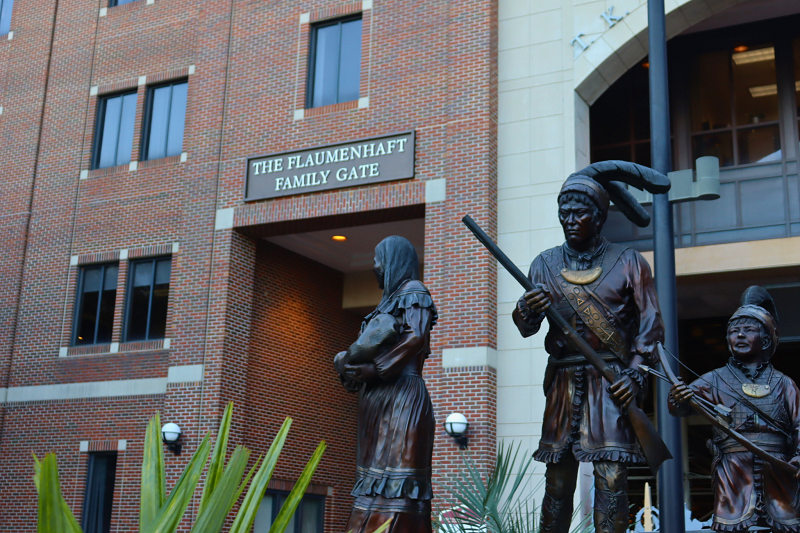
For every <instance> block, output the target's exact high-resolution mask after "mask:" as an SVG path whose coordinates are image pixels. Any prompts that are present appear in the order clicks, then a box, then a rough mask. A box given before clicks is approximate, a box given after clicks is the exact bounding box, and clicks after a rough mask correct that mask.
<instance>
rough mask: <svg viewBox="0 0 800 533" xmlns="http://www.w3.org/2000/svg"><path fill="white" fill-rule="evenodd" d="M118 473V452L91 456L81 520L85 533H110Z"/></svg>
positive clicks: (91, 454) (87, 470)
mask: <svg viewBox="0 0 800 533" xmlns="http://www.w3.org/2000/svg"><path fill="white" fill-rule="evenodd" d="M116 473H117V454H116V452H97V453H90V454H89V462H88V464H87V468H86V495H85V497H84V499H83V517H82V519H81V526H82V527H83V531H84V533H108V532H109V531H111V509H112V506H113V504H114V478H115V476H116Z"/></svg>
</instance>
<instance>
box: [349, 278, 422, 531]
mask: <svg viewBox="0 0 800 533" xmlns="http://www.w3.org/2000/svg"><path fill="white" fill-rule="evenodd" d="M379 314H386V315H390V316H393V317H394V318H395V320H396V321H397V323H398V325H399V326H400V329H401V331H402V332H401V334H400V338H399V340H398V342H397V343H396V344H395V345H394V346H391V347H389V348H388V349H387V350H386V351H384V352H383V353H381V354H380V355H378V356H377V357H376V358H375V360H374V365H375V368H376V371H377V373H378V376H379V379H378V380H376V381H372V382H369V383H367V384H365V385H364V386H363V387H362V388H361V391H360V398H359V409H358V470H357V475H356V484H355V487H354V488H353V491H352V495H353V496H355V497H356V501H355V503H354V505H353V511H352V513H351V515H350V520H349V522H348V525H347V528H346V529H345V530H346V531H349V530H353V533H361V532H364V531H373V530H374V529H375V528H376V527H377V526H379V525H381V524H383V523H384V522H385V521H386V520H387V519H389V518H392V519H393V522H392V527H391V529H390V531H394V532H395V533H397V532H414V533H416V532H417V531H419V532H426V531H431V498H432V495H433V492H432V490H431V481H430V479H431V455H432V451H433V438H434V434H435V421H434V417H433V406H432V404H431V399H430V396H429V395H428V390H427V388H426V387H425V381H424V380H423V379H422V366H423V363H424V361H425V359H426V358H427V357H428V354H429V353H430V347H429V338H430V329H431V327H432V326H433V325H434V324H435V323H436V317H437V316H436V308H435V306H434V305H433V300H432V299H431V296H430V293H429V292H428V290H427V288H425V285H423V284H422V282H420V281H407V282H405V283H404V284H403V285H402V286H401V287H400V288H399V289H398V290H397V291H395V293H394V294H393V295H392V296H391V297H390V298H388V299H387V300H385V301H384V302H382V303H381V305H379V306H378V308H377V309H375V311H374V312H373V313H371V314H370V315H369V316H367V317H366V319H365V321H364V324H363V326H362V332H363V330H364V328H365V327H366V325H367V324H368V323H369V321H370V320H372V319H373V318H375V317H376V316H378V315H379ZM344 380H346V378H343V381H344ZM345 385H348V384H347V383H345Z"/></svg>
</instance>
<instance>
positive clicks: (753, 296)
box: [728, 285, 779, 355]
mask: <svg viewBox="0 0 800 533" xmlns="http://www.w3.org/2000/svg"><path fill="white" fill-rule="evenodd" d="M739 305H740V306H741V307H739V309H737V310H736V312H735V313H733V316H732V317H731V319H730V320H729V321H728V324H729V325H730V323H731V322H733V321H734V320H736V319H737V318H753V319H755V320H757V321H758V322H760V323H761V324H763V325H764V327H765V328H766V330H767V335H769V336H770V339H772V353H773V354H774V353H775V349H776V348H777V347H778V340H779V336H778V311H777V310H776V309H775V301H774V300H773V299H772V296H770V294H769V293H768V292H767V289H765V288H764V287H760V286H758V285H753V286H751V287H748V288H747V289H745V291H744V293H742V300H741V302H739ZM770 355H772V354H770Z"/></svg>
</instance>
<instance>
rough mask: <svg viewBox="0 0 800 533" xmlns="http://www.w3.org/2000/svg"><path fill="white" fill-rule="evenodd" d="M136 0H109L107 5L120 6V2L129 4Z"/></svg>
mask: <svg viewBox="0 0 800 533" xmlns="http://www.w3.org/2000/svg"><path fill="white" fill-rule="evenodd" d="M135 1H136V0H109V2H108V7H114V6H121V5H122V4H130V3H131V2H135Z"/></svg>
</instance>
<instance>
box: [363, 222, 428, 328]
mask: <svg viewBox="0 0 800 533" xmlns="http://www.w3.org/2000/svg"><path fill="white" fill-rule="evenodd" d="M375 257H377V258H378V261H379V262H380V264H381V266H382V267H383V298H381V303H379V304H378V307H376V308H375V310H374V311H373V312H372V313H370V314H369V315H367V317H366V318H365V322H369V321H370V320H371V319H372V317H374V316H375V315H377V314H378V313H386V314H390V315H396V314H398V311H399V310H401V309H408V308H410V307H411V306H413V305H418V306H419V307H422V308H430V309H431V312H432V313H433V318H432V321H431V326H433V325H434V324H436V320H437V318H438V314H437V312H436V306H435V305H434V303H433V298H431V294H430V292H428V289H427V288H426V287H425V285H423V284H422V282H421V281H419V257H418V256H417V251H416V250H414V245H413V244H411V242H410V241H409V240H408V239H406V238H405V237H400V236H398V235H392V236H391V237H386V238H385V239H383V240H382V241H381V242H380V243H379V244H378V246H376V247H375ZM408 282H411V283H408Z"/></svg>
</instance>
